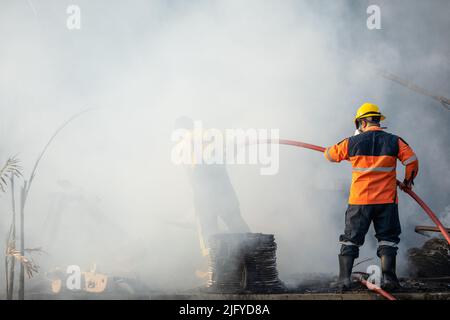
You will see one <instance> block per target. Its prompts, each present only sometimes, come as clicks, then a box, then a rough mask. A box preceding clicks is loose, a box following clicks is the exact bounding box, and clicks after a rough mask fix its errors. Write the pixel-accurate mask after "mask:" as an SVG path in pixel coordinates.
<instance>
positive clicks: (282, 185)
mask: <svg viewBox="0 0 450 320" xmlns="http://www.w3.org/2000/svg"><path fill="white" fill-rule="evenodd" d="M71 4H75V5H78V6H79V7H80V9H81V29H80V30H69V29H67V27H66V20H67V17H68V14H67V13H66V9H67V7H68V6H69V5H71ZM370 4H372V3H370V2H369V1H358V2H357V3H356V2H354V1H293V0H292V1H289V0H288V1H274V0H273V1H272V0H264V1H257V0H250V1H238V0H227V1H219V0H217V1H177V0H171V1H162V0H161V1H156V0H155V1H144V0H133V1H126V2H125V1H106V0H95V1H92V0H89V1H88V0H72V1H65V0H61V1H56V0H55V1H51V0H41V1H33V0H30V1H25V0H23V1H18V0H3V1H2V2H1V4H0V39H2V41H1V42H0V43H1V44H0V111H1V117H0V160H1V163H2V164H3V163H4V162H5V161H6V159H7V158H8V157H9V156H12V155H15V154H17V155H18V158H19V159H20V160H21V162H22V166H23V168H24V175H25V177H27V178H28V176H29V175H30V173H31V170H32V167H33V165H34V162H35V160H36V158H37V156H38V154H39V153H40V151H41V150H42V148H43V146H44V145H45V144H46V143H47V141H48V139H49V138H50V136H51V135H52V134H53V133H54V131H55V130H56V128H57V127H58V126H60V125H61V124H62V123H63V122H64V121H65V120H67V119H68V118H70V117H71V116H72V115H73V114H76V113H78V112H80V111H82V110H86V109H91V110H89V111H88V112H86V113H84V114H83V115H81V116H80V117H78V118H77V119H75V120H74V121H73V122H71V123H70V124H69V125H68V126H67V127H66V128H65V129H64V130H63V131H61V133H60V134H59V135H58V136H57V137H56V139H55V140H54V142H53V143H52V144H51V145H50V147H49V149H48V152H47V153H46V154H45V156H44V158H43V160H42V162H41V164H40V167H39V168H38V171H37V175H36V178H35V181H34V182H33V186H32V188H31V191H30V196H29V201H28V202H27V207H26V247H39V246H42V247H43V249H44V250H45V251H46V252H47V254H43V255H40V256H36V261H37V262H38V263H39V265H40V266H41V270H42V272H43V273H45V271H46V270H49V269H51V268H54V267H57V266H66V265H71V264H75V265H80V266H81V267H82V268H84V269H87V268H89V266H90V265H91V264H92V263H96V264H97V268H98V269H97V270H98V271H101V272H104V273H107V274H112V275H121V276H129V277H138V278H139V279H142V280H143V281H144V282H145V283H146V284H148V286H149V287H151V288H155V289H164V290H173V289H184V288H191V287H195V286H198V285H201V284H202V280H201V279H198V278H196V277H195V271H196V270H199V269H201V268H204V267H205V264H204V259H203V258H202V256H201V253H200V250H199V245H198V242H199V241H198V235H197V231H196V224H195V213H194V210H193V203H192V197H193V196H192V190H191V188H190V185H189V184H188V181H187V178H186V175H185V172H184V170H183V168H182V167H180V166H175V165H174V164H173V163H172V162H171V159H170V154H171V148H172V147H173V143H172V142H171V141H170V137H171V133H172V130H173V123H174V120H175V119H176V118H177V117H179V116H181V115H188V116H190V117H191V118H193V119H195V120H201V121H203V122H204V125H205V126H206V127H214V128H219V129H222V130H224V129H227V128H268V129H270V128H278V129H280V136H281V137H282V138H286V139H294V140H301V141H305V142H309V143H313V144H317V145H322V146H329V145H332V144H334V143H336V142H338V141H340V140H342V139H343V138H345V137H348V136H350V135H352V134H353V131H354V126H353V122H352V120H353V115H354V113H355V111H356V109H357V107H358V106H359V105H360V104H362V103H363V102H365V101H371V102H374V103H377V104H378V105H379V106H380V108H381V110H382V111H383V113H385V114H386V116H387V121H386V126H387V127H388V128H389V129H388V131H389V132H392V133H394V134H397V135H399V136H401V137H402V138H404V139H405V140H406V141H407V142H408V143H409V144H410V145H411V146H412V148H413V149H414V150H415V152H416V153H417V155H418V157H419V160H420V166H421V169H420V173H419V176H418V178H417V180H416V189H415V190H416V192H417V193H418V194H419V195H420V196H421V197H423V199H424V200H425V201H426V202H427V203H428V204H429V205H430V207H431V208H433V210H434V211H435V212H437V213H442V214H443V215H444V214H447V215H448V207H447V206H448V205H449V204H450V201H449V197H448V191H449V190H450V178H449V176H448V173H449V171H450V152H449V145H448V138H449V136H450V126H449V125H448V124H449V120H450V112H449V111H448V110H445V109H444V108H443V107H442V106H441V105H440V104H439V103H438V102H436V101H434V100H432V99H430V98H428V97H425V96H421V95H419V94H418V93H415V92H413V91H410V90H408V89H407V88H404V87H402V86H400V85H398V84H396V83H393V82H391V81H389V80H386V79H384V78H382V77H380V76H377V75H376V74H375V73H374V71H373V69H372V68H370V67H369V66H368V64H373V65H375V66H378V67H380V68H383V69H386V70H388V71H390V72H392V73H394V74H397V75H399V76H401V77H403V78H405V79H409V80H410V81H412V82H414V83H417V84H418V85H420V86H422V87H425V88H427V89H429V90H430V91H432V92H436V93H437V94H438V95H443V96H448V95H449V93H450V63H449V59H450V44H449V41H448V30H450V20H449V19H448V12H450V3H449V2H448V1H444V0H442V1H439V0H435V1H429V2H422V1H395V2H392V1H381V0H379V1H377V3H376V4H377V5H379V6H380V8H381V18H382V22H381V23H382V29H381V30H368V29H367V27H366V19H367V17H368V15H367V13H366V9H367V6H369V5H370ZM228 172H229V174H230V178H231V181H232V183H233V185H234V187H235V189H236V193H237V195H238V198H239V201H240V205H241V211H242V215H243V217H244V218H245V219H246V221H247V223H248V224H249V226H250V228H251V229H252V231H253V232H262V233H271V234H275V239H276V242H277V243H278V253H277V256H278V267H279V271H280V277H281V279H288V278H289V277H290V276H291V275H292V274H295V273H303V272H327V273H328V272H331V273H336V272H337V268H338V266H337V257H336V256H337V253H338V250H339V244H338V236H339V234H340V233H342V232H343V227H344V213H345V209H346V205H347V196H348V187H349V185H350V181H351V171H350V165H349V164H348V163H342V164H339V165H336V164H330V163H328V162H327V161H326V160H325V159H324V158H323V156H322V155H320V154H319V153H315V152H310V151H307V150H304V149H296V148H291V147H286V146H281V147H280V170H279V173H278V174H276V175H273V176H261V175H260V174H259V167H258V166H254V165H230V166H229V167H228ZM398 177H399V179H401V180H402V179H403V166H401V165H399V168H398ZM218 196H220V195H218ZM399 201H400V207H399V208H400V217H401V222H402V229H403V233H402V236H401V238H402V242H401V243H400V257H401V259H400V267H401V269H400V275H402V274H405V273H406V272H407V270H406V264H405V259H404V253H405V251H406V250H407V249H408V248H410V247H412V246H417V245H421V244H422V243H423V242H424V238H423V237H422V236H420V235H417V234H415V233H414V226H415V225H417V224H426V225H431V224H432V222H431V221H430V220H429V219H428V217H427V216H426V215H425V214H424V213H423V212H422V211H421V209H420V208H419V207H418V206H417V204H416V203H414V202H413V200H412V199H410V198H409V197H408V196H405V195H404V194H400V200H399ZM446 207H447V209H445V208H446ZM0 210H1V215H0V235H1V237H2V238H1V239H5V238H6V234H7V230H8V228H9V224H10V216H11V215H10V211H11V210H10V194H9V193H7V194H2V195H1V197H0ZM4 243H5V242H4V241H3V240H2V246H1V247H2V248H3V246H4ZM375 247H376V241H375V239H374V237H373V231H372V230H371V231H369V233H368V235H367V237H366V244H365V246H364V248H363V249H362V251H361V253H360V256H361V257H362V258H364V257H375ZM2 252H3V251H2ZM0 265H2V267H0V272H2V274H3V271H4V270H3V268H4V267H3V264H0ZM2 279H3V278H2ZM0 285H1V288H0V292H3V290H4V280H1V281H0Z"/></svg>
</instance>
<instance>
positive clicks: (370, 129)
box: [363, 126, 383, 132]
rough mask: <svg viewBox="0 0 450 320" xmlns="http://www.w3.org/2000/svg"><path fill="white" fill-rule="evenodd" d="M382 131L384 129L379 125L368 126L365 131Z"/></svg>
mask: <svg viewBox="0 0 450 320" xmlns="http://www.w3.org/2000/svg"><path fill="white" fill-rule="evenodd" d="M380 130H381V131H382V130H383V129H381V128H380V127H377V126H372V127H368V128H367V129H365V130H364V131H363V132H367V131H380Z"/></svg>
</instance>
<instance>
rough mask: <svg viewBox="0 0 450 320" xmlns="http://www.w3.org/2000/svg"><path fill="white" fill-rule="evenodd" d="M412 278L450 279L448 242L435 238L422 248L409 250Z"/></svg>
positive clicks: (449, 247) (449, 248)
mask: <svg viewBox="0 0 450 320" xmlns="http://www.w3.org/2000/svg"><path fill="white" fill-rule="evenodd" d="M408 260H409V267H410V270H411V276H413V277H418V278H445V277H447V278H450V245H449V244H448V243H447V241H446V240H444V239H440V238H433V239H430V240H428V241H427V242H425V243H424V245H423V246H422V248H411V249H409V250H408Z"/></svg>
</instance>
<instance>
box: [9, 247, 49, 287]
mask: <svg viewBox="0 0 450 320" xmlns="http://www.w3.org/2000/svg"><path fill="white" fill-rule="evenodd" d="M25 251H26V252H28V253H39V254H41V253H45V251H43V250H42V249H41V248H31V249H25ZM6 255H7V256H9V257H14V258H15V259H16V260H17V261H19V262H20V263H21V264H22V265H23V267H24V269H25V271H26V273H27V275H28V278H29V279H30V278H32V277H33V275H34V274H35V273H38V272H39V266H38V265H37V264H36V263H35V262H34V261H33V259H31V258H27V257H26V256H23V255H21V254H20V251H19V250H17V249H16V248H14V244H13V245H12V246H8V248H7V250H6Z"/></svg>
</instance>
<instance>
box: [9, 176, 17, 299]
mask: <svg viewBox="0 0 450 320" xmlns="http://www.w3.org/2000/svg"><path fill="white" fill-rule="evenodd" d="M10 181H11V208H12V222H11V236H10V239H9V241H8V246H10V245H11V244H12V245H14V248H15V247H16V201H15V196H14V175H13V176H12V177H11V178H10ZM9 259H10V263H9V270H8V275H9V279H8V282H7V283H8V286H7V299H8V300H12V299H13V295H14V278H15V274H14V272H15V267H16V259H14V257H9Z"/></svg>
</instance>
